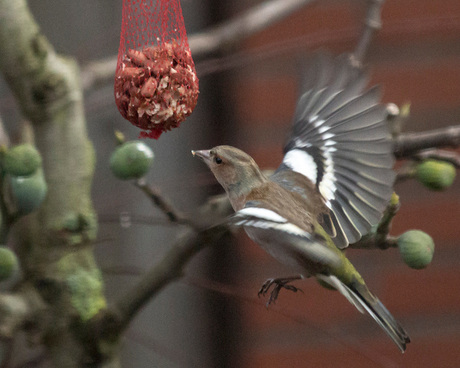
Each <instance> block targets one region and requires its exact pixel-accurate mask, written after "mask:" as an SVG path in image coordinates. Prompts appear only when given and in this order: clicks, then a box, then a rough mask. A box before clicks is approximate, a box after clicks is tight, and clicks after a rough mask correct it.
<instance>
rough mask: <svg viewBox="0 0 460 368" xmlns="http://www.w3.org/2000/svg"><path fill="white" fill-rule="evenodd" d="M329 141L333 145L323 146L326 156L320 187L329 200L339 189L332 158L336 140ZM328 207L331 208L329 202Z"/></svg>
mask: <svg viewBox="0 0 460 368" xmlns="http://www.w3.org/2000/svg"><path fill="white" fill-rule="evenodd" d="M327 143H330V146H331V147H322V151H323V155H324V158H325V161H324V174H323V178H322V180H321V183H320V184H319V188H318V189H319V192H320V193H321V195H322V196H323V198H325V199H326V200H327V202H329V201H331V200H332V199H334V198H335V191H336V190H337V187H336V185H335V182H336V181H337V179H336V177H335V175H334V161H333V159H332V153H333V152H335V150H336V148H335V147H334V144H335V142H334V141H329V142H327ZM328 207H329V208H330V204H329V203H328Z"/></svg>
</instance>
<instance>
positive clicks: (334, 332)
mask: <svg viewBox="0 0 460 368" xmlns="http://www.w3.org/2000/svg"><path fill="white" fill-rule="evenodd" d="M364 3H365V2H354V1H323V2H317V3H316V4H315V5H313V6H311V7H309V8H307V9H305V10H303V11H301V12H299V13H298V14H296V15H294V16H291V17H290V18H289V19H287V20H286V21H284V22H283V23H282V24H279V25H276V26H273V27H272V28H270V29H269V30H266V31H264V32H263V33H261V34H259V35H257V36H255V37H252V38H251V39H250V40H248V42H247V43H246V45H245V55H247V57H246V59H245V57H243V56H242V58H241V60H242V61H241V63H242V65H241V67H240V68H238V71H237V72H236V73H235V74H234V75H233V76H232V83H231V86H230V90H229V95H231V96H232V98H231V103H232V107H233V108H234V111H235V114H236V116H235V118H236V120H237V121H238V125H237V129H236V133H235V136H234V137H233V138H231V141H230V142H227V143H229V144H234V145H237V146H239V147H241V148H242V149H244V150H246V151H247V152H249V153H250V154H251V155H253V157H254V158H255V159H256V161H257V162H258V163H259V164H260V165H261V166H262V167H275V166H276V165H277V164H278V163H279V161H280V159H281V157H282V155H281V145H282V143H283V141H284V137H285V135H286V133H287V131H288V129H289V125H290V119H291V116H292V113H293V109H294V106H295V101H296V97H297V89H296V87H297V85H298V79H299V78H298V76H299V74H298V71H299V68H298V66H299V64H300V63H299V62H301V61H302V60H304V59H307V58H308V56H309V55H310V54H311V52H312V50H315V49H317V48H318V47H321V48H323V49H327V50H330V51H331V52H333V53H341V52H344V51H347V50H352V49H353V47H354V45H355V43H356V39H357V37H358V35H359V32H360V29H361V20H362V17H363V14H364V11H363V8H362V7H361V6H362V5H364ZM277 49H278V51H276V50H277ZM367 61H368V62H369V65H370V68H371V70H372V80H371V83H372V84H376V83H378V84H381V85H382V86H383V89H384V94H383V99H384V101H385V102H395V103H397V104H401V103H404V102H407V101H410V102H411V111H412V113H411V117H410V119H409V121H408V123H407V126H406V130H413V131H420V130H424V129H430V128H436V127H442V126H448V125H454V124H459V123H460V1H458V0H445V1H442V2H434V1H429V0H418V1H412V0H388V1H386V2H385V5H384V11H383V30H382V31H381V32H380V33H379V35H378V37H377V38H376V39H375V42H374V43H373V44H372V48H371V50H370V53H369V56H368V58H367ZM459 183H460V181H459V180H458V179H457V180H456V182H455V184H454V186H453V187H452V188H450V189H449V190H448V191H446V192H444V193H439V194H438V193H433V192H429V191H427V190H426V189H424V188H422V187H421V185H419V184H418V183H416V182H406V183H403V184H400V185H398V186H397V188H396V190H397V192H398V193H399V194H400V196H401V201H402V209H401V212H400V214H399V215H398V216H397V218H396V220H395V221H394V227H393V233H394V234H398V233H401V232H403V231H406V230H408V229H412V228H417V229H421V230H424V231H426V232H428V233H429V234H430V235H431V236H432V237H433V238H434V240H435V243H436V252H435V258H434V261H433V263H432V264H431V265H430V266H429V267H428V268H427V269H426V270H422V271H415V270H411V269H409V268H408V267H407V266H405V265H404V264H403V263H402V261H401V260H400V258H399V254H398V252H397V250H394V249H392V250H388V251H377V250H375V251H363V250H361V251H357V250H350V251H349V253H348V254H349V256H350V258H351V259H352V261H353V263H354V264H355V265H356V267H357V268H358V270H360V272H361V273H362V275H363V276H364V278H365V279H366V280H367V283H368V285H369V287H370V288H371V290H373V291H374V292H375V293H376V294H377V295H378V296H379V297H380V299H381V300H382V301H383V302H384V303H385V305H386V306H387V307H388V308H389V309H390V311H391V312H392V313H393V314H394V315H395V316H396V317H397V319H398V320H400V322H401V323H402V324H403V325H404V326H405V328H406V329H407V330H408V332H409V333H410V335H411V337H412V340H413V342H412V343H411V344H410V345H409V346H408V350H407V352H406V353H405V354H404V355H401V354H400V353H399V352H398V350H397V348H396V347H395V346H394V345H393V344H392V342H391V341H390V340H389V339H388V338H387V337H386V335H385V334H384V333H383V332H382V331H381V329H380V328H379V327H378V326H377V325H376V324H375V323H374V322H373V321H372V320H371V319H370V318H367V317H366V316H363V315H360V314H359V313H358V312H357V311H356V310H355V309H354V308H353V307H352V306H351V305H349V303H348V302H347V301H346V300H345V299H344V298H343V297H342V296H340V295H338V293H337V292H332V291H328V290H325V289H323V288H322V287H320V286H318V284H317V283H316V282H315V281H314V280H306V281H302V282H299V283H298V286H300V287H301V288H302V289H303V293H296V294H294V293H288V292H285V291H282V292H281V296H280V299H279V301H278V302H277V304H276V305H275V306H273V307H270V308H269V310H266V309H265V307H264V305H263V300H260V301H258V300H257V299H256V298H255V297H254V296H255V294H256V293H257V290H258V288H259V286H260V285H261V283H262V282H263V281H264V280H265V279H266V278H268V277H276V276H287V275H289V274H290V273H289V270H286V269H284V268H283V266H281V265H279V264H277V263H276V262H275V261H273V260H272V259H271V258H270V257H269V256H267V255H266V254H265V253H264V252H263V251H262V250H260V249H259V248H258V247H257V246H256V245H254V244H253V243H251V242H250V241H249V240H247V239H246V238H245V237H244V236H242V237H241V239H240V241H239V242H238V244H239V245H238V247H239V248H238V249H239V252H240V259H241V260H242V261H241V265H240V266H239V270H238V275H237V277H236V279H235V281H234V286H235V287H236V288H237V290H239V292H238V293H237V294H238V295H240V298H239V299H238V300H240V303H239V311H238V313H239V317H240V319H241V320H242V323H241V327H240V331H238V332H237V333H238V334H239V335H240V336H241V339H240V341H241V344H240V353H241V354H240V355H241V359H240V360H239V363H238V366H241V367H251V368H255V367H263V368H271V367H338V366H340V367H367V368H369V367H417V368H418V367H458V366H460V348H459V345H460V272H459V264H460V185H459ZM242 295H248V296H249V297H248V298H244V297H241V296H242Z"/></svg>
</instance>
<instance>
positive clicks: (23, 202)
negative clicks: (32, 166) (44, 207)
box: [10, 169, 48, 215]
mask: <svg viewBox="0 0 460 368" xmlns="http://www.w3.org/2000/svg"><path fill="white" fill-rule="evenodd" d="M10 186H11V195H12V201H13V203H14V205H15V208H16V211H17V212H18V214H20V215H27V214H29V213H31V212H32V211H34V210H36V209H37V208H38V207H39V206H40V205H41V204H42V202H43V200H44V199H45V197H46V193H47V191H48V187H47V185H46V181H45V177H44V175H43V171H42V170H41V169H40V170H37V172H36V173H35V174H34V175H31V176H11V177H10Z"/></svg>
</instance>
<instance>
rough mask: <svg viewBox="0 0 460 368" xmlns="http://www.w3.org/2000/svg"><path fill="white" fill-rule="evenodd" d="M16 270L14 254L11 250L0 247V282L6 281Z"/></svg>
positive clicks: (16, 262)
mask: <svg viewBox="0 0 460 368" xmlns="http://www.w3.org/2000/svg"><path fill="white" fill-rule="evenodd" d="M18 269H19V262H18V258H17V257H16V254H14V252H13V251H12V250H11V249H9V248H7V247H3V246H0V281H5V280H8V279H9V278H10V277H11V276H12V275H13V274H14V273H15V272H16V271H17V270H18Z"/></svg>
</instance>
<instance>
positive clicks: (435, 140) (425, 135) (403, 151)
mask: <svg viewBox="0 0 460 368" xmlns="http://www.w3.org/2000/svg"><path fill="white" fill-rule="evenodd" d="M439 147H444V148H457V147H460V125H455V126H451V127H447V128H441V129H435V130H430V131H427V132H420V133H406V134H401V135H400V136H399V137H398V138H396V139H395V145H394V154H395V156H396V158H398V159H401V158H407V157H410V156H413V155H415V154H416V153H419V152H420V151H423V150H426V149H431V148H439Z"/></svg>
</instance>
